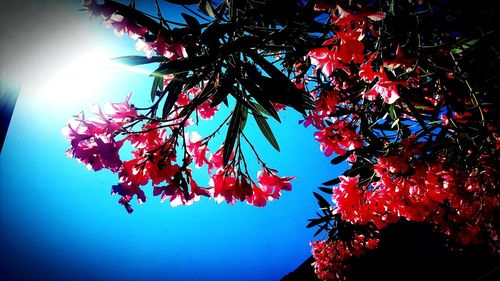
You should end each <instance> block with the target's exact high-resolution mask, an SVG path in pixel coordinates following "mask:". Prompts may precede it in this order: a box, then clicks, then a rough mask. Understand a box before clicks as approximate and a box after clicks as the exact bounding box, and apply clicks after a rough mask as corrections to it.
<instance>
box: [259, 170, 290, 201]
mask: <svg viewBox="0 0 500 281" xmlns="http://www.w3.org/2000/svg"><path fill="white" fill-rule="evenodd" d="M276 172H277V171H276V170H272V169H266V168H264V167H263V168H262V170H260V171H259V172H258V173H257V179H258V182H259V185H260V187H261V189H262V191H263V192H264V193H267V194H268V196H270V198H272V199H279V198H280V196H281V190H286V191H291V190H292V184H291V183H290V181H291V180H293V179H295V177H278V176H277V175H276Z"/></svg>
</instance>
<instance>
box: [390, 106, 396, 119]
mask: <svg viewBox="0 0 500 281" xmlns="http://www.w3.org/2000/svg"><path fill="white" fill-rule="evenodd" d="M389 114H390V116H391V119H392V120H394V119H396V111H395V110H394V104H391V106H390V107H389Z"/></svg>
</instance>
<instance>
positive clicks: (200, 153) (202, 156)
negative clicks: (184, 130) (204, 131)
mask: <svg viewBox="0 0 500 281" xmlns="http://www.w3.org/2000/svg"><path fill="white" fill-rule="evenodd" d="M202 141H203V140H202V138H201V136H200V134H198V132H192V133H191V136H190V137H187V136H186V147H187V150H188V152H189V154H191V156H192V157H193V158H194V161H195V163H196V168H200V167H201V166H203V165H204V164H209V161H208V159H207V152H208V153H210V151H208V147H207V144H206V143H205V144H204V143H202Z"/></svg>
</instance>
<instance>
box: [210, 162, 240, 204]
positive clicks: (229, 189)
mask: <svg viewBox="0 0 500 281" xmlns="http://www.w3.org/2000/svg"><path fill="white" fill-rule="evenodd" d="M236 184H237V178H236V174H235V171H234V169H233V168H231V167H229V168H228V170H224V169H219V170H218V171H217V172H216V173H215V174H214V175H212V176H211V177H210V182H209V185H210V186H211V187H213V189H214V198H215V202H217V203H221V202H222V201H223V200H226V202H227V203H228V204H232V205H234V204H235V203H236V197H235V186H236Z"/></svg>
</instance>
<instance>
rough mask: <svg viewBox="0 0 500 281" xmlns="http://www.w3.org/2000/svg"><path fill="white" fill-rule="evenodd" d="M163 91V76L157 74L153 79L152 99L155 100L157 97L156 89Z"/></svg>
mask: <svg viewBox="0 0 500 281" xmlns="http://www.w3.org/2000/svg"><path fill="white" fill-rule="evenodd" d="M158 89H159V90H160V91H163V77H159V76H155V78H154V79H153V86H152V87H151V101H152V102H154V101H155V98H156V91H158Z"/></svg>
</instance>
